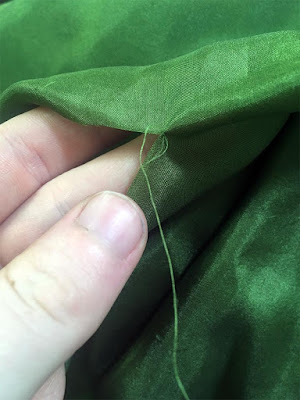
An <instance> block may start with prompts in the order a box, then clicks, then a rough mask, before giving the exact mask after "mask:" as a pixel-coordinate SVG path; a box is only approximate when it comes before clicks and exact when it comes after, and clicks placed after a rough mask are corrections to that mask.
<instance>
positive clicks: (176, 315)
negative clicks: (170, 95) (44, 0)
mask: <svg viewBox="0 0 300 400" xmlns="http://www.w3.org/2000/svg"><path fill="white" fill-rule="evenodd" d="M148 130H149V127H147V128H146V131H145V134H144V138H143V143H142V146H141V149H140V167H141V170H142V172H143V174H144V177H145V180H146V184H147V187H148V191H149V196H150V201H151V204H152V207H153V210H154V213H155V216H156V220H157V224H158V228H159V232H160V236H161V240H162V242H163V246H164V250H165V253H166V256H167V259H168V264H169V269H170V275H171V283H172V291H173V309H174V342H173V367H174V374H175V379H176V382H177V384H178V387H179V389H180V390H181V393H182V395H183V397H184V398H185V400H190V399H189V396H188V394H187V392H186V390H185V388H184V385H183V383H182V381H181V379H180V377H179V372H178V365H177V347H178V309H177V294H176V286H175V278H174V269H173V264H172V260H171V257H170V253H169V249H168V246H167V243H166V239H165V235H164V232H163V229H162V226H161V222H160V218H159V215H158V211H157V208H156V205H155V201H154V198H153V193H152V190H151V186H150V182H149V178H148V175H147V173H146V170H145V168H144V165H143V163H142V154H143V150H144V146H145V143H146V137H147V133H148ZM163 139H164V142H163V143H164V144H165V149H164V150H163V151H162V152H161V153H160V154H159V156H161V155H162V154H164V153H165V152H166V151H167V148H168V141H167V138H166V137H165V135H164V138H163ZM157 158H158V156H155V157H154V158H153V159H151V160H150V161H148V162H147V163H146V164H149V163H150V162H152V161H153V160H156V159H157Z"/></svg>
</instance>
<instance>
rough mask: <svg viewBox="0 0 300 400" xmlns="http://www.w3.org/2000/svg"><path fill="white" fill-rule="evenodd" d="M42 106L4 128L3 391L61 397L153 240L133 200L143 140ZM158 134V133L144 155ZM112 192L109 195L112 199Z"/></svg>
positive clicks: (0, 204)
mask: <svg viewBox="0 0 300 400" xmlns="http://www.w3.org/2000/svg"><path fill="white" fill-rule="evenodd" d="M129 134H130V133H126V132H123V131H119V130H116V129H112V128H106V127H93V126H83V125H80V124H77V123H75V122H73V121H69V120H67V119H65V118H63V117H62V116H61V115H59V114H57V113H56V112H54V111H52V110H50V109H46V108H43V107H38V108H36V109H34V110H31V111H29V112H26V113H24V114H21V115H19V116H17V117H15V118H12V119H11V120H9V121H7V122H5V123H4V124H2V125H0V388H1V396H2V397H3V398H5V399H7V400H19V399H23V400H26V399H34V400H42V399H43V400H50V399H51V400H61V399H63V397H64V392H65V370H64V363H65V361H66V360H67V359H68V358H69V357H70V356H72V354H73V353H74V352H75V351H76V350H77V349H78V348H80V347H81V346H82V345H83V344H84V343H85V342H86V341H87V340H88V339H89V338H90V337H91V335H92V334H93V333H94V332H95V331H96V330H97V328H98V327H99V326H100V325H101V323H102V321H103V320H104V318H105V316H106V315H107V313H108V312H109V310H110V308H111V307H112V305H113V303H114V301H115V300H116V298H117V297H118V295H119V293H120V291H121V290H122V288H123V286H124V284H125V283H126V281H127V279H128V278H129V276H130V274H131V273H132V271H133V270H134V268H135V267H136V265H137V263H138V261H139V259H140V257H141V256H142V254H143V251H144V248H145V245H146V242H147V222H146V220H145V216H144V214H143V212H142V210H141V209H140V207H139V206H138V205H137V204H136V203H134V202H133V201H132V200H131V199H129V198H128V197H127V196H126V193H127V190H128V188H129V186H130V184H131V183H132V181H133V179H134V178H135V176H136V174H137V173H138V170H139V167H140V166H139V151H140V147H141V144H142V137H141V136H140V137H138V138H136V139H134V140H131V141H130V142H128V143H127V144H124V145H121V146H119V147H117V148H116V149H114V150H111V151H109V152H107V153H106V154H103V155H101V156H97V154H99V153H101V152H102V150H104V149H105V148H107V147H110V146H111V145H113V144H116V143H118V142H119V141H120V140H122V139H124V137H125V135H129ZM155 138H156V136H155V135H148V137H147V142H146V146H145V150H144V156H145V154H146V153H147V151H148V150H149V148H150V147H151V145H152V143H153V142H154V140H155ZM103 192H104V193H103Z"/></svg>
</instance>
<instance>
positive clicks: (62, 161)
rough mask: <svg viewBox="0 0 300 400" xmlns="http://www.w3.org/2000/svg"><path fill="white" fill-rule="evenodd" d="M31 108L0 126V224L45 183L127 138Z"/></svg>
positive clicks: (119, 133)
mask: <svg viewBox="0 0 300 400" xmlns="http://www.w3.org/2000/svg"><path fill="white" fill-rule="evenodd" d="M127 134H128V133H127V132H124V131H121V130H118V129H113V128H107V127H103V126H99V127H98V126H85V125H80V124H78V123H76V122H73V121H70V120H68V119H66V118H64V117H62V116H61V115H59V114H57V113H56V112H54V111H53V110H50V109H46V108H43V107H38V108H35V109H33V110H31V111H28V112H26V113H24V114H21V115H18V116H17V117H14V118H12V119H11V120H9V121H7V122H5V123H4V124H2V125H0V193H1V196H0V223H2V222H3V221H4V220H5V219H6V218H7V217H8V216H9V215H10V214H11V213H12V212H13V211H14V210H15V209H16V208H17V207H18V206H19V205H21V204H22V203H23V202H24V201H25V200H26V199H28V198H29V197H30V196H31V195H32V194H33V193H35V192H36V191H37V190H38V189H39V188H40V187H41V186H43V185H44V184H45V183H46V182H48V181H50V180H52V179H53V178H54V177H56V176H58V175H60V174H62V173H63V172H65V171H67V170H69V169H71V168H74V167H76V166H78V165H80V164H82V163H84V162H86V161H88V160H90V159H92V158H93V157H94V156H96V155H97V154H99V153H100V152H102V151H103V150H104V149H105V148H107V147H109V146H111V145H113V144H115V143H117V142H118V141H120V140H121V139H122V138H125V137H126V135H127Z"/></svg>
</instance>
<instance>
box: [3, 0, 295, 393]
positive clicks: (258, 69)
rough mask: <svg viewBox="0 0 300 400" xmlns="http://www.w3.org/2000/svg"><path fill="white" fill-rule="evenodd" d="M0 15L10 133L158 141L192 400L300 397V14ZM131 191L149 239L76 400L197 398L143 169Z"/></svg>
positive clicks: (134, 6) (89, 6)
mask: <svg viewBox="0 0 300 400" xmlns="http://www.w3.org/2000/svg"><path fill="white" fill-rule="evenodd" d="M0 3H2V4H1V5H0V122H4V121H6V120H8V119H9V118H12V117H14V116H16V115H18V114H21V113H23V112H25V111H27V110H30V109H32V108H34V107H36V106H39V105H42V106H47V107H50V108H52V109H53V110H55V111H57V112H58V113H60V114H61V115H63V116H64V117H66V118H69V119H71V120H74V121H76V122H80V123H82V124H86V125H87V124H89V125H105V126H109V127H114V128H118V129H122V130H126V131H129V132H132V137H136V135H138V134H142V133H144V132H145V131H146V130H148V132H149V133H152V134H157V135H159V138H158V139H157V140H156V142H155V143H154V146H153V147H152V149H151V150H150V152H149V154H148V156H147V158H146V162H145V170H146V172H147V175H148V177H149V181H150V184H151V188H152V192H153V196H154V200H155V203H156V206H157V209H158V213H159V216H160V219H161V221H162V227H163V230H164V233H165V237H166V242H167V244H168V247H169V250H170V255H171V258H172V261H173V265H174V273H175V278H176V289H177V295H178V313H179V343H178V366H179V373H180V376H181V379H182V381H183V384H184V386H185V388H186V390H187V392H188V394H189V396H190V398H191V399H266V400H267V399H268V400H270V399H272V400H273V399H280V400H282V399H288V400H292V399H297V398H299V394H300V393H299V383H298V377H299V376H300V368H299V365H300V363H299V337H300V336H299V333H300V332H299V266H298V264H299V258H300V257H299V237H300V235H299V230H300V229H299V228H300V224H299V137H298V135H299V81H300V74H299V72H300V41H299V38H300V35H299V21H300V18H299V17H300V12H299V7H300V6H299V3H298V1H297V0H289V1H286V0H243V1H241V0H226V1H224V0H199V1H195V0H184V1H182V0H159V1H155V0H151V1H143V0H130V1H123V0H109V1H108V0H107V1H106V0H81V1H79V0H75V1H71V0H51V2H50V1H49V2H48V1H41V0H12V1H0ZM166 141H167V143H168V148H167V150H166V151H165V152H164V151H162V150H163V149H165V144H166ZM150 160H152V161H151V162H147V161H150ZM128 195H129V196H130V197H132V198H133V199H134V200H135V201H136V202H137V203H138V204H139V205H140V206H141V208H142V209H143V211H144V213H145V215H146V218H147V221H148V227H149V241H148V244H147V247H146V250H145V253H144V255H143V257H142V259H141V261H140V263H139V264H138V266H137V268H136V269H135V271H134V273H133V274H132V276H131V277H130V279H129V281H128V282H127V284H126V286H125V288H124V289H123V291H122V293H121V294H120V296H119V298H118V299H117V301H116V303H115V304H114V306H113V308H112V309H111V311H110V313H109V314H108V316H107V318H106V319H105V320H104V322H103V324H102V326H101V327H100V328H99V329H98V331H97V332H96V333H95V334H94V335H93V337H92V338H91V339H90V340H89V341H88V342H87V343H86V344H85V345H84V346H83V347H82V348H81V349H80V350H79V351H78V352H77V353H76V354H75V355H74V356H73V358H72V360H71V362H70V365H69V368H68V372H67V393H66V399H128V400H129V399H130V400H132V399H151V400H152V399H175V400H176V399H181V398H182V395H181V392H180V390H179V388H178V386H177V384H176V381H175V378H174V373H173V367H172V346H173V331H174V317H173V305H172V291H171V282H170V274H169V267H168V263H167V258H166V255H165V252H164V248H163V244H162V241H161V237H160V234H159V230H158V227H157V220H156V218H155V214H154V210H153V207H152V205H151V202H150V198H149V192H148V189H147V186H146V183H145V178H144V176H143V174H142V173H141V172H139V173H138V175H137V177H136V178H135V180H134V182H133V183H132V185H131V187H130V189H129V192H128ZM45 345H47V344H45Z"/></svg>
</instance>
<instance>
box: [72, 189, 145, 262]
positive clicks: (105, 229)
mask: <svg viewBox="0 0 300 400" xmlns="http://www.w3.org/2000/svg"><path fill="white" fill-rule="evenodd" d="M77 221H78V222H79V223H80V224H81V225H82V226H83V227H85V228H86V229H88V230H89V231H92V232H93V233H95V234H96V235H97V236H98V237H99V239H100V240H101V241H103V242H105V243H106V244H107V245H108V246H109V247H110V248H111V250H112V251H113V252H114V253H115V254H116V255H117V256H118V257H121V258H126V257H128V255H129V254H130V253H131V252H132V251H133V250H134V249H135V248H136V246H137V245H138V243H139V241H140V240H141V238H142V236H143V232H144V224H143V221H142V217H141V216H140V211H139V209H138V208H137V206H135V204H134V203H133V202H132V201H131V200H130V199H129V198H128V197H126V196H123V195H121V194H119V193H114V192H102V193H100V194H99V195H97V196H95V197H93V198H92V199H91V200H90V201H89V203H88V204H87V205H86V206H85V208H84V209H83V211H82V212H81V214H80V215H79V217H78V219H77Z"/></svg>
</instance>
